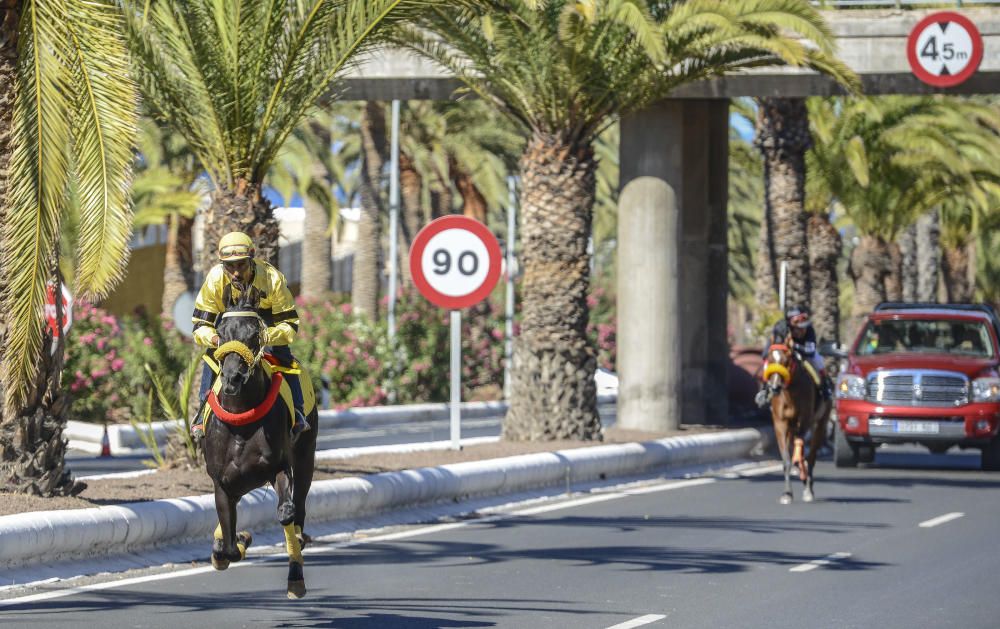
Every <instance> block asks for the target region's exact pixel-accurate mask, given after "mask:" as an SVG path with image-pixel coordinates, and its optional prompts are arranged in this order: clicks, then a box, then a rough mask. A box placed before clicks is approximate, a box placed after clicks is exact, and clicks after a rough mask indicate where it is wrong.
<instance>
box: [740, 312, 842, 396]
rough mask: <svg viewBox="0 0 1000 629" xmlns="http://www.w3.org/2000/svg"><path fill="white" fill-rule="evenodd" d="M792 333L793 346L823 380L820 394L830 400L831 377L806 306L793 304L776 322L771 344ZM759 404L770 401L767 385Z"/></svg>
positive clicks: (781, 340)
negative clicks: (825, 368)
mask: <svg viewBox="0 0 1000 629" xmlns="http://www.w3.org/2000/svg"><path fill="white" fill-rule="evenodd" d="M789 330H791V333H792V348H793V349H794V350H795V351H796V352H798V354H799V356H801V357H802V358H803V359H804V360H806V361H808V362H809V364H810V365H812V367H813V369H815V370H816V373H817V375H819V377H820V380H821V381H822V383H823V384H822V386H820V395H822V396H823V399H824V400H829V399H830V397H831V396H832V394H833V390H832V388H831V387H830V383H829V378H827V377H826V375H825V372H824V367H825V363H824V361H823V356H822V355H821V354H820V353H819V352H818V351H817V350H816V329H815V328H814V327H813V325H812V322H810V321H809V309H808V308H806V307H805V306H792V307H791V308H789V309H788V312H786V313H785V318H784V319H782V320H780V321H778V322H777V323H775V324H774V328H772V329H771V338H770V343H769V344H771V345H775V344H779V345H780V344H782V343H784V342H785V340H786V339H787V338H788V331H789ZM764 358H765V359H766V358H767V349H765V350H764ZM755 400H756V401H757V405H758V406H760V407H763V406H765V405H767V403H768V402H769V401H770V395H768V389H767V388H766V387H765V388H764V389H761V391H760V392H759V393H758V394H757V397H756V398H755Z"/></svg>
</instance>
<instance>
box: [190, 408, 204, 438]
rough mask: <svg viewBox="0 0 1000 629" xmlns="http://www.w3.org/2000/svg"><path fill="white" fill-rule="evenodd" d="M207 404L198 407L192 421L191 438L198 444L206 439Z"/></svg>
mask: <svg viewBox="0 0 1000 629" xmlns="http://www.w3.org/2000/svg"><path fill="white" fill-rule="evenodd" d="M204 411H205V402H202V403H201V406H199V407H198V412H197V413H195V416H194V419H192V420H191V438H192V439H194V440H195V441H196V442H198V441H201V440H202V439H204V438H205V412H204Z"/></svg>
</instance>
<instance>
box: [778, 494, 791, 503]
mask: <svg viewBox="0 0 1000 629" xmlns="http://www.w3.org/2000/svg"><path fill="white" fill-rule="evenodd" d="M778 502H779V503H781V504H783V505H790V504H792V494H781V498H778Z"/></svg>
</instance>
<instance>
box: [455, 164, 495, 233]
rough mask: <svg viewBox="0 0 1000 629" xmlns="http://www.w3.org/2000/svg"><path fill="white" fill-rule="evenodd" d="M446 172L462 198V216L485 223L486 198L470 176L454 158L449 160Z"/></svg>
mask: <svg viewBox="0 0 1000 629" xmlns="http://www.w3.org/2000/svg"><path fill="white" fill-rule="evenodd" d="M448 172H449V174H450V175H451V180H452V182H453V183H454V184H455V188H456V189H457V190H458V194H459V195H461V197H462V214H463V215H465V216H468V217H469V218H472V219H475V220H477V221H479V222H480V223H484V224H485V223H486V211H487V206H486V197H484V196H483V193H481V192H480V191H479V188H477V187H476V184H475V183H474V182H473V181H472V176H471V175H470V174H469V173H468V172H466V171H465V170H464V169H463V168H462V167H461V166H460V165H459V163H458V162H457V161H455V159H454V158H451V159H450V160H449V164H448Z"/></svg>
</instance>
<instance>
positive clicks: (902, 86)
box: [333, 7, 1000, 100]
mask: <svg viewBox="0 0 1000 629" xmlns="http://www.w3.org/2000/svg"><path fill="white" fill-rule="evenodd" d="M958 10H959V11H960V12H961V13H962V14H963V15H966V16H968V17H969V18H970V19H971V20H972V21H973V22H974V23H975V24H976V26H977V28H978V29H979V31H980V33H981V34H982V36H983V48H984V50H985V52H984V55H983V61H982V64H981V65H980V67H979V71H978V72H977V73H976V74H975V75H974V76H973V77H971V78H970V79H969V80H968V81H966V82H965V83H963V84H962V85H959V86H957V87H954V88H949V89H939V88H933V87H931V86H929V85H925V84H924V83H922V82H920V81H919V80H918V79H917V78H916V77H915V76H913V74H912V73H911V72H910V66H909V63H908V62H907V60H906V39H907V37H908V36H909V34H910V30H911V29H912V28H913V27H914V26H915V25H916V23H917V22H919V21H920V20H921V19H922V18H923V17H924V16H925V15H927V14H928V13H930V12H931V10H896V9H887V10H873V9H869V10H863V11H862V10H858V11H823V12H822V13H823V15H824V17H825V19H826V21H827V23H828V24H829V26H830V28H831V30H832V31H833V33H834V35H835V37H836V40H837V50H838V55H839V56H840V58H841V59H842V60H843V61H844V63H846V64H847V65H848V66H849V67H850V68H851V69H853V70H854V71H855V72H857V73H858V75H859V76H860V77H861V81H862V84H863V86H864V92H865V93H866V94H936V93H947V94H995V93H998V92H1000V7H990V8H985V7H984V8H975V9H970V8H962V9H958ZM460 85H461V84H460V82H459V81H458V80H457V79H455V78H454V77H453V76H451V75H450V74H449V73H448V72H447V71H446V70H445V69H444V68H442V67H440V66H438V65H436V64H433V63H431V62H429V61H426V60H423V59H419V58H417V57H415V56H414V55H413V54H412V53H409V52H403V51H397V50H383V51H379V52H377V53H375V54H373V55H371V56H370V57H369V58H368V59H367V60H365V61H363V62H362V63H360V64H359V65H358V66H357V67H356V68H354V69H353V70H352V71H351V72H349V73H348V75H347V76H346V81H345V84H344V86H343V87H344V89H343V90H342V91H340V92H338V93H337V94H335V95H333V96H335V97H336V98H340V99H342V100H390V99H393V98H399V99H402V100H407V99H430V100H449V99H454V98H455V90H456V89H458V88H459V87H460ZM840 93H843V92H842V90H841V89H840V88H839V87H838V86H837V85H836V84H835V83H834V82H833V81H831V80H829V79H827V78H825V77H823V76H820V75H818V74H816V73H815V72H809V71H805V70H800V69H796V68H789V67H767V68H756V69H753V70H748V71H745V72H740V73H734V74H730V75H727V76H725V77H720V78H717V79H712V80H708V81H700V82H698V83H692V84H689V85H685V86H683V87H681V88H679V89H677V90H675V91H674V92H673V93H671V95H670V97H671V98H694V99H705V98H733V97H737V96H755V97H759V96H783V97H789V98H801V97H806V96H830V95H834V94H840Z"/></svg>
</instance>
